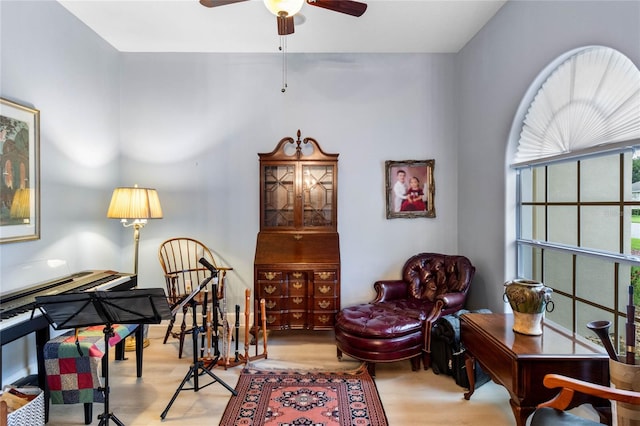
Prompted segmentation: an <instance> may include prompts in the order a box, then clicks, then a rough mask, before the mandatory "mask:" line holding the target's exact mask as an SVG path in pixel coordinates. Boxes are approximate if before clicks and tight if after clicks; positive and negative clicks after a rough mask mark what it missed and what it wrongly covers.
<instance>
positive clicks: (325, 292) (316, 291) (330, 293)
mask: <svg viewBox="0 0 640 426" xmlns="http://www.w3.org/2000/svg"><path fill="white" fill-rule="evenodd" d="M313 295H314V296H315V297H334V296H337V294H336V286H335V284H333V283H318V282H316V283H315V285H314V286H313Z"/></svg>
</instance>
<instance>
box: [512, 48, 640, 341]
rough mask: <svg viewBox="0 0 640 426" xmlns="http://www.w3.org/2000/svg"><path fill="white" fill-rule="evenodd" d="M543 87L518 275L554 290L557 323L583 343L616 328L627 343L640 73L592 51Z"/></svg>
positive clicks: (639, 284)
mask: <svg viewBox="0 0 640 426" xmlns="http://www.w3.org/2000/svg"><path fill="white" fill-rule="evenodd" d="M536 84H537V86H536V87H532V90H531V91H530V99H529V100H527V101H523V106H521V109H520V111H523V113H524V111H525V108H526V113H524V116H523V117H521V118H520V119H519V122H518V124H519V125H520V128H519V129H520V132H519V139H518V145H517V152H516V153H515V158H514V160H513V164H512V167H513V168H515V170H516V176H517V177H516V192H517V193H516V206H517V214H516V224H517V226H516V228H517V229H516V248H517V254H516V256H517V274H518V276H520V277H523V278H530V279H534V280H538V281H542V282H544V283H545V285H547V286H549V287H551V288H552V289H553V290H554V294H553V300H554V304H555V310H554V311H553V312H552V313H549V314H547V317H548V318H550V319H552V320H553V321H555V322H557V323H560V324H562V325H563V326H565V327H567V328H569V329H571V330H573V331H575V332H576V333H579V334H582V335H592V333H591V332H590V331H589V330H588V329H587V328H586V324H587V323H588V322H590V321H593V320H608V321H611V323H612V324H613V327H612V329H611V331H612V332H614V333H615V335H616V341H617V342H620V339H618V336H624V333H623V331H624V328H623V327H624V323H625V317H626V305H627V303H628V301H629V300H628V299H629V298H628V290H629V285H632V286H634V289H635V304H636V305H637V304H639V303H638V302H639V301H640V157H638V155H637V154H640V150H639V148H640V71H638V68H637V67H636V66H635V65H634V64H633V63H632V62H631V61H630V60H629V59H628V58H627V57H626V56H624V55H623V54H622V53H620V52H618V51H616V50H614V49H610V48H607V47H601V46H589V47H584V48H580V49H577V50H575V51H572V52H569V53H568V54H567V55H563V57H561V58H559V59H558V61H556V62H555V63H554V64H553V66H550V67H548V68H547V70H545V72H544V73H543V74H541V76H539V78H538V80H537V82H536ZM516 119H517V120H518V118H516ZM636 157H638V159H637V158H636ZM636 228H637V229H636ZM621 332H622V333H621ZM621 343H624V342H621Z"/></svg>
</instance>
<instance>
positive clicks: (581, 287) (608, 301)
mask: <svg viewBox="0 0 640 426" xmlns="http://www.w3.org/2000/svg"><path fill="white" fill-rule="evenodd" d="M614 282H615V268H614V265H613V264H612V263H611V262H610V261H605V260H600V259H595V258H593V257H586V256H578V257H577V258H576V296H578V297H580V298H582V299H585V300H591V301H594V302H597V303H598V304H599V305H603V306H613V304H614V300H615V299H614V295H615V294H614V293H615V292H614V285H613V284H614Z"/></svg>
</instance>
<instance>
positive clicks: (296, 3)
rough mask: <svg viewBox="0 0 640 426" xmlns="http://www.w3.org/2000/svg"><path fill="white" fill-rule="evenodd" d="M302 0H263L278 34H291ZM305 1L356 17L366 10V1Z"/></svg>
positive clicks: (209, 1)
mask: <svg viewBox="0 0 640 426" xmlns="http://www.w3.org/2000/svg"><path fill="white" fill-rule="evenodd" d="M244 1H247V0H200V4H201V5H203V6H206V7H217V6H225V5H228V4H233V3H241V2H244ZM304 2H305V0H264V4H265V5H266V6H267V9H269V11H271V13H273V14H274V15H276V18H277V23H278V34H279V35H281V36H283V35H288V34H293V16H294V15H295V14H296V13H298V12H299V11H300V9H301V8H302V5H303V4H304ZM306 2H307V4H310V5H311V6H317V7H321V8H323V9H329V10H332V11H334V12H340V13H345V14H347V15H351V16H356V17H358V16H362V14H363V13H364V12H365V11H366V10H367V4H366V3H361V2H358V1H352V0H306Z"/></svg>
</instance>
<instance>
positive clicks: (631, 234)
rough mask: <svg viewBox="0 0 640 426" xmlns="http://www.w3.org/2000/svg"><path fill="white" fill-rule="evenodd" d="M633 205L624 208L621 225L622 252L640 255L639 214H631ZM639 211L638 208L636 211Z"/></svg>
mask: <svg viewBox="0 0 640 426" xmlns="http://www.w3.org/2000/svg"><path fill="white" fill-rule="evenodd" d="M633 210H635V208H633V207H625V208H624V218H623V222H622V223H623V225H622V241H624V244H623V247H622V249H623V253H624V254H633V255H634V256H638V255H640V215H636V216H635V218H634V216H633V215H632V211H633ZM636 213H640V210H638V211H636Z"/></svg>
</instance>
